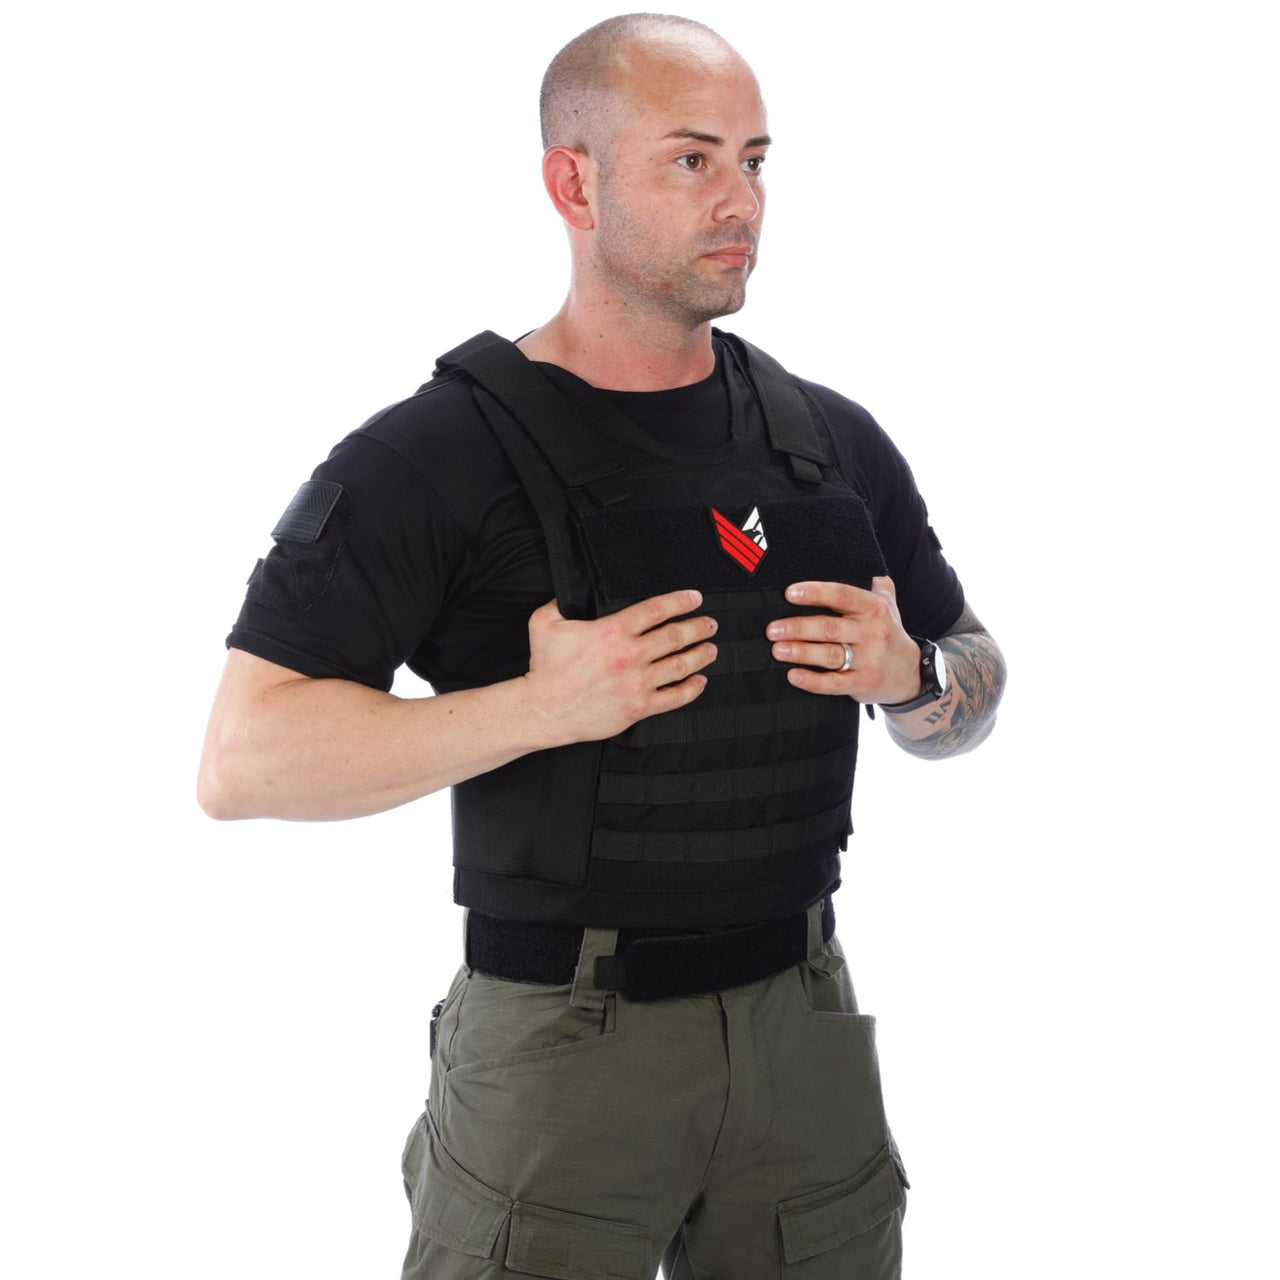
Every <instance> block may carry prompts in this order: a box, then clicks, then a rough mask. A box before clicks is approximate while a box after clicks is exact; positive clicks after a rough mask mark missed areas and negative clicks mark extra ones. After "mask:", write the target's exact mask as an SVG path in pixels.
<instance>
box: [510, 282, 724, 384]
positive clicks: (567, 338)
mask: <svg viewBox="0 0 1280 1280" xmlns="http://www.w3.org/2000/svg"><path fill="white" fill-rule="evenodd" d="M517 345H518V346H519V347H520V350H521V351H523V352H524V354H525V355H526V356H528V357H529V359H530V360H541V361H544V362H546V363H547V364H554V365H559V366H560V368H562V369H567V370H568V371H569V372H570V373H573V374H576V375H577V376H578V377H579V378H581V379H582V380H583V381H584V382H588V383H590V384H591V385H592V386H593V387H600V388H602V389H603V390H608V391H667V390H670V389H671V388H672V387H686V386H689V385H691V384H692V383H695V382H701V381H702V379H703V378H708V377H710V376H711V373H712V371H713V370H714V369H715V364H716V358H715V352H714V350H713V349H712V346H711V323H710V321H704V322H703V323H701V324H699V325H697V326H695V327H693V328H689V329H685V328H680V329H677V328H675V327H674V326H670V325H666V326H658V325H654V324H653V323H651V322H644V323H637V322H636V321H635V320H634V319H633V318H632V317H628V316H626V315H613V316H608V317H603V318H601V317H594V316H593V317H588V316H585V315H583V314H582V313H581V311H580V310H578V309H576V308H574V306H573V304H572V299H571V300H570V301H568V302H566V303H565V305H564V306H563V307H562V308H561V309H560V311H559V312H557V314H556V315H555V316H553V317H552V318H551V319H550V320H549V321H548V322H547V323H546V324H544V325H543V326H542V328H540V329H535V330H534V331H533V332H532V333H531V334H529V335H528V336H527V337H524V338H521V339H520V342H519V343H518V344H517Z"/></svg>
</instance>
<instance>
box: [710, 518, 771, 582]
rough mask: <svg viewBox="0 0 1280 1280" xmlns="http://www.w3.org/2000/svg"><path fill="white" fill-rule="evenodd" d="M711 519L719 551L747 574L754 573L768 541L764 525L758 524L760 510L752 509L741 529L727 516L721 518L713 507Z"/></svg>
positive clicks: (767, 545)
mask: <svg viewBox="0 0 1280 1280" xmlns="http://www.w3.org/2000/svg"><path fill="white" fill-rule="evenodd" d="M711 518H712V519H713V520H714V521H715V524H716V536H717V537H718V538H719V539H720V549H721V550H722V551H723V552H724V553H725V554H726V555H730V556H732V557H733V558H734V559H735V560H736V561H737V562H738V563H739V564H740V565H741V566H742V567H743V568H744V569H745V570H746V571H747V572H748V573H755V571H756V566H757V565H758V564H759V563H760V561H761V560H762V559H763V558H764V553H765V552H766V551H768V549H769V542H768V539H767V538H766V537H765V536H764V525H763V524H762V523H761V522H760V508H759V507H752V508H751V514H750V515H749V516H747V518H746V519H745V520H744V521H743V522H742V525H741V527H739V526H738V525H736V524H734V523H733V521H732V520H730V519H729V518H728V517H727V516H722V515H721V514H720V512H718V511H717V510H716V509H715V507H712V508H711Z"/></svg>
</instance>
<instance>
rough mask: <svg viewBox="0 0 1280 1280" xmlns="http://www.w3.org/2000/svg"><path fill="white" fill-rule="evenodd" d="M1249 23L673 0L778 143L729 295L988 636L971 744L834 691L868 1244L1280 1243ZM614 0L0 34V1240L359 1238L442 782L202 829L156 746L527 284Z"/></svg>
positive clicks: (422, 1077)
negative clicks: (464, 343)
mask: <svg viewBox="0 0 1280 1280" xmlns="http://www.w3.org/2000/svg"><path fill="white" fill-rule="evenodd" d="M1263 10H1264V6H1263V5H1261V4H1257V5H1250V4H1246V3H1224V4H1219V5H1217V6H1215V7H1214V8H1213V9H1212V10H1210V8H1209V6H1207V5H1191V4H1182V3H1172V2H1168V0H1166V2H1165V3H1161V4H1156V3H1140V2H1139V0H1112V3H1106V4H1104V3H1097V2H1095V0H1083V2H1080V3H1075V4H1072V5H1053V6H1049V5H1038V4H1027V3H1014V2H1013V0H1004V2H1001V0H975V2H974V3H971V4H965V5H959V4H944V3H940V2H937V0H926V2H922V3H917V4H898V5H884V4H875V5H872V4H866V3H863V2H862V0H853V2H852V3H850V4H848V5H846V6H843V7H841V8H840V9H839V10H838V11H836V10H835V9H834V8H832V9H829V8H828V7H827V6H825V5H816V4H808V3H803V2H798V3H794V4H789V5H786V6H776V5H771V6H764V5H759V4H755V3H751V2H750V0H747V2H745V3H743V2H741V0H740V2H739V3H733V4H730V3H724V2H723V0H705V2H704V3H700V4H699V5H698V6H696V7H695V8H693V9H690V10H687V11H686V12H688V13H689V15H690V16H693V17H698V18H701V19H702V20H704V21H707V22H709V23H711V24H712V25H713V26H716V27H717V28H718V29H720V30H721V31H722V32H723V33H724V34H725V35H726V36H727V37H728V38H729V39H730V40H731V41H733V42H734V43H735V44H736V45H737V46H738V47H739V48H740V49H741V51H742V52H743V53H744V54H745V55H746V56H747V57H748V59H749V60H751V61H752V63H753V64H754V65H755V67H756V69H757V72H758V74H759V75H760V78H761V81H762V84H763V86H764V89H765V94H766V99H767V100H768V102H769V103H770V107H771V117H770V126H771V131H772V133H773V135H774V137H775V138H776V139H777V143H776V147H775V150H774V154H773V155H772V156H771V158H770V160H769V168H768V179H769V186H770V209H769V215H768V223H767V229H766V233H765V238H764V242H763V253H762V258H761V265H760V268H759V271H758V274H757V276H756V278H755V279H754V280H753V282H752V286H751V290H750V292H751V300H750V302H749V304H748V306H747V308H746V310H745V311H744V312H743V313H742V314H741V315H740V316H738V317H735V319H734V320H733V321H732V322H731V324H732V326H733V327H735V328H737V329H739V330H740V331H741V332H743V333H744V334H746V335H747V336H749V337H750V338H752V339H753V340H754V341H756V342H758V343H760V344H761V345H762V346H764V347H765V348H766V349H768V350H771V351H772V352H773V353H774V354H775V355H777V356H778V357H779V358H780V359H781V360H782V361H783V362H784V363H786V364H788V365H789V366H790V367H791V368H793V369H794V370H796V371H797V372H799V373H801V374H803V375H805V376H808V377H811V378H814V379H816V380H819V381H822V382H826V383H829V384H831V385H834V386H836V387H838V388H839V389H841V390H843V391H845V392H846V393H847V394H849V395H852V396H853V397H854V398H856V399H858V400H860V401H861V402H862V403H864V404H866V405H867V406H868V408H870V409H871V411H872V412H873V413H875V414H876V416H877V417H878V418H879V419H880V421H881V422H882V423H883V424H884V425H885V426H886V428H887V429H888V430H889V431H890V433H891V434H892V435H893V436H894V437H895V439H896V440H897V441H898V443H899V444H900V445H901V447H902V448H903V450H904V451H905V452H906V454H907V456H908V457H909V458H910V459H911V460H912V463H913V465H914V467H915V470H916V473H917V477H918V479H919V481H920V484H921V487H922V489H923V491H924V492H925V494H926V495H927V497H928V498H929V502H930V507H931V511H932V514H933V518H934V523H935V525H936V527H937V528H938V530H939V532H940V534H941V535H942V537H943V539H944V541H945V543H946V546H947V551H948V554H949V556H950V557H951V559H952V561H953V563H955V565H956V566H957V568H958V569H959V571H960V574H961V576H962V578H963V580H964V582H965V584H966V587H967V589H968V592H969V596H970V599H971V602H972V603H973V605H974V607H975V608H976V610H977V612H978V613H979V615H980V616H981V617H982V618H983V620H984V621H985V622H986V623H987V624H988V625H989V626H990V627H991V629H992V630H993V631H994V632H995V634H996V635H997V636H998V637H999V639H1000V640H1001V641H1002V643H1003V644H1004V647H1005V649H1006V652H1007V655H1008V658H1009V663H1010V668H1011V673H1012V674H1011V685H1010V690H1009V694H1008V697H1007V699H1006V703H1005V708H1004V710H1003V712H1002V715H1001V724H1000V726H999V728H998V730H997V732H996V735H995V737H994V738H993V739H992V740H991V741H990V743H989V744H988V745H987V746H986V747H985V748H984V749H983V750H982V751H981V752H979V753H977V754H976V755H974V756H972V757H966V758H964V759H961V760H956V761H952V762H948V763H946V764H944V765H939V766H933V765H926V764H922V763H919V762H917V761H914V760H911V759H909V758H907V757H906V756H903V755H901V754H900V753H898V752H896V751H894V750H893V749H892V747H891V746H889V744H888V743H887V741H885V740H884V738H883V736H882V733H881V732H879V731H873V732H871V733H868V734H867V735H866V741H867V746H866V747H865V749H864V756H863V763H862V765H861V766H860V768H861V777H860V783H859V797H858V801H857V804H856V810H855V820H856V822H857V826H858V835H857V838H856V842H855V845H854V847H853V849H852V850H851V853H850V856H849V858H848V860H847V864H846V875H845V883H844V887H843V889H842V890H841V893H840V895H839V898H838V900H837V901H838V906H839V908H840V919H841V934H842V937H843V939H844V942H845V946H846V949H847V950H848V951H849V952H850V954H851V958H852V963H853V972H854V976H855V981H856V982H857V983H858V986H859V991H860V996H861V999H862V1003H863V1006H864V1008H865V1009H866V1010H867V1011H869V1012H873V1013H876V1014H877V1015H879V1017H880V1025H879V1034H880V1045H881V1059H882V1067H883V1071H884V1076H885V1082H886V1094H887V1099H888V1103H889V1108H890V1114H891V1118H892V1120H893V1123H894V1127H895V1131H896V1132H897V1135H898V1138H899V1141H900V1143H901V1146H902V1148H903V1151H904V1154H905V1156H906V1160H907V1165H908V1168H909V1171H910V1173H911V1176H912V1181H913V1184H914V1189H913V1192H912V1199H911V1211H910V1213H909V1215H908V1220H907V1233H908V1274H910V1275H912V1276H917V1277H941V1276H946V1275H952V1274H980V1275H982V1276H984V1277H991V1278H992V1280H998V1278H1000V1280H1002V1278H1005V1277H1007V1278H1009V1280H1026V1277H1028V1276H1036V1277H1039V1278H1043V1280H1056V1278H1057V1277H1063V1278H1065V1277H1072V1278H1073V1280H1074V1278H1075V1277H1079V1276H1082V1275H1090V1276H1108V1277H1109V1276H1116V1277H1119V1276H1129V1275H1135V1274H1136V1275H1160V1276H1162V1277H1201V1276H1206V1275H1214V1276H1240V1277H1243V1276H1263V1275H1275V1274H1277V1266H1278V1265H1280V1263H1278V1260H1277V1251H1276V1248H1275V1246H1274V1243H1273V1241H1274V1232H1273V1230H1272V1227H1271V1222H1270V1220H1271V1218H1272V1217H1273V1216H1274V1204H1275V1196H1276V1191H1277V1186H1276V1178H1275V1156H1274V1153H1275V1150H1276V1143H1277V1138H1278V1137H1280V1133H1278V1132H1277V1128H1278V1126H1277V1123H1276V1122H1277V1116H1276V1107H1275V1103H1274V1100H1273V1093H1274V1080H1275V1078H1276V1076H1277V1067H1278V1064H1277V1061H1276V1055H1275V1053H1274V1051H1273V1049H1272V1047H1271V1027H1270V1024H1271V1022H1272V1021H1273V1019H1274V1015H1275V1007H1276V998H1275V992H1274V980H1275V977H1276V955H1275V948H1274V943H1273V938H1272V934H1273V932H1274V925H1273V920H1274V916H1275V899H1274V891H1273V889H1272V887H1271V879H1272V877H1271V865H1272V862H1273V860H1274V854H1275V850H1276V839H1275V835H1274V828H1273V823H1272V819H1271V813H1270V808H1271V806H1270V803H1269V787H1270V785H1272V784H1273V780H1274V775H1275V768H1274V756H1273V755H1272V745H1271V744H1272V733H1271V731H1270V726H1271V721H1272V719H1273V717H1274V712H1273V710H1272V708H1271V706H1270V705H1269V704H1270V703H1271V701H1272V700H1273V699H1274V697H1275V693H1274V690H1273V688H1272V683H1273V682H1272V680H1271V676H1270V673H1271V670H1272V664H1271V659H1272V644H1273V640H1272V632H1273V629H1274V622H1275V610H1274V606H1273V604H1272V600H1271V596H1272V592H1273V591H1274V587H1275V579H1276V573H1275V568H1274V561H1273V558H1272V556H1271V555H1270V554H1269V553H1268V551H1264V545H1265V544H1264V538H1265V537H1266V535H1267V533H1268V532H1269V528H1268V525H1269V521H1268V519H1267V518H1268V517H1269V515H1270V513H1271V511H1272V510H1273V507H1274V499H1273V497H1272V486H1271V483H1270V472H1271V469H1272V467H1273V465H1274V446H1273V444H1272V440H1271V436H1272V434H1273V433H1274V430H1275V428H1276V426H1277V401H1276V395H1275V390H1274V375H1275V362H1276V361H1275V355H1276V349H1277V348H1276V339H1277V332H1276V330H1277V324H1276V301H1275V299H1276V296H1277V284H1278V280H1277V270H1276V267H1277V262H1276V257H1277V254H1276V235H1275V228H1276V226H1277V225H1280V209H1278V208H1277V201H1276V196H1275V190H1274V183H1275V138H1274V132H1275V131H1274V126H1275V123H1276V112H1277V102H1276V96H1275V92H1274V89H1273V88H1272V87H1271V85H1272V84H1273V83H1274V79H1275V77H1274V63H1275V49H1274V43H1273V42H1272V41H1271V39H1270V33H1269V32H1268V31H1267V30H1266V28H1265V25H1264V22H1263V18H1262V14H1263ZM614 11H615V10H613V9H611V8H609V7H606V6H602V5H596V4H587V3H576V2H568V3H561V4H559V5H558V6H556V8H555V11H554V15H553V16H549V15H548V14H547V13H544V12H542V11H541V10H540V9H539V8H535V7H533V6H521V7H511V8H507V7H495V6H489V7H487V8H476V7H468V6H449V7H447V9H446V7H444V6H440V7H439V8H437V7H435V6H432V5H430V4H423V3H419V4H407V3H393V2H390V0H369V2H367V3H365V4H362V5H360V6H355V5H342V4H334V3H311V4H302V3H299V2H297V0H256V2H255V3H253V4H249V3H245V2H244V0H228V2H225V3H223V4H220V5H216V6H215V5H203V4H187V5H174V4H159V3H143V2H142V0H120V3H117V4H114V5H95V6H89V5H87V4H75V3H64V4H50V5H47V6H43V7H41V8H40V9H38V10H37V9H35V8H34V7H29V8H28V11H27V15H26V16H24V17H8V18H6V19H5V20H4V31H3V32H2V33H0V47H2V48H3V52H2V53H0V73H2V74H0V95H2V97H0V105H3V107H4V110H5V120H6V128H5V137H4V143H3V147H4V157H5V160H4V172H5V175H6V186H7V187H8V193H7V195H6V197H5V201H4V211H3V214H2V215H0V216H3V218H4V220H5V222H6V233H5V236H4V238H3V253H4V261H3V281H2V288H0V292H2V293H3V302H2V304H0V305H3V308H4V328H5V333H4V352H5V365H6V372H5V375H4V379H3V383H4V385H3V397H4V407H5V421H6V426H7V430H8V439H9V441H10V445H9V449H10V456H13V454H14V451H15V449H16V454H17V465H16V466H15V468H14V470H13V471H11V472H10V473H9V480H8V483H7V484H6V486H5V489H6V492H5V502H4V504H3V518H4V522H5V531H6V544H7V546H8V548H9V549H10V550H9V555H8V557H7V563H6V568H5V584H6V587H7V592H6V595H7V602H6V616H7V618H8V625H7V626H6V628H5V637H4V644H5V653H6V666H7V668H8V670H9V672H10V687H9V690H8V696H7V698H6V705H7V713H6V715H5V726H6V733H5V735H4V736H5V739H6V741H7V744H8V753H7V756H8V763H7V767H6V770H5V776H6V780H7V784H8V785H7V787H6V792H7V795H8V804H7V808H8V819H9V820H8V822H7V824H6V836H5V840H4V843H5V853H4V872H3V889H2V897H0V960H3V964H4V988H3V1000H4V1005H3V1008H4V1026H5V1031H6V1041H7V1048H6V1049H5V1051H4V1055H3V1059H2V1061H3V1071H4V1074H5V1077H6V1080H5V1088H4V1094H3V1097H4V1104H3V1106H4V1111H3V1114H2V1121H0V1122H2V1124H3V1130H2V1132H3V1142H2V1143H0V1153H2V1155H0V1159H2V1160H3V1178H4V1182H5V1186H4V1188H3V1193H4V1200H5V1206H6V1209H5V1217H6V1218H7V1219H9V1222H10V1225H9V1226H8V1227H6V1229H5V1232H4V1234H3V1236H2V1237H0V1269H3V1271H4V1273H5V1274H6V1275H13V1276H22V1277H24V1280H35V1278H37V1277H62V1276H66V1275H70V1274H95V1275H96V1274H104V1275H106V1274H110V1275H114V1274H128V1275H130V1276H131V1277H135V1278H137V1280H152V1278H156V1280H158V1278H159V1277H166V1278H167V1277H172V1276H178V1275H181V1276H183V1277H189V1278H190V1280H198V1278H201V1277H218V1278H219V1280H221V1278H222V1277H226V1276H229V1275H252V1276H277V1275H293V1276H306V1277H311V1278H315V1280H327V1278H329V1277H334V1278H335V1280H336V1278H338V1277H342V1278H344V1280H345V1278H347V1277H352V1276H370V1277H373V1276H390V1275H395V1274H398V1270H397V1268H398V1265H399V1259H400V1256H401V1252H402V1248H403V1244H404V1241H405V1238H406V1234H407V1228H408V1217H407V1212H406V1209H405V1205H404V1202H403V1198H402V1195H401V1191H400V1180H399V1179H400V1175H399V1166H398V1158H399V1152H400V1146H401V1143H402V1140H403V1137H404V1134H405V1133H406V1131H407V1130H408V1128H409V1126H410V1124H411V1123H412V1121H413V1119H414V1117H415V1116H416V1114H417V1112H418V1110H419V1108H420V1103H421V1098H422V1095H423V1093H424V1091H425V1088H426V1075H427V1064H426V1022H427V1014H428V1011H429V1009H430V1007H431V1005H432V1004H433V1003H434V1002H435V1000H437V999H438V998H439V997H440V996H441V995H442V994H443V992H444V990H445V987H446V985H447V982H448V980H449V977H450V975H451V972H452V970H453V968H454V966H455V965H456V963H457V960H458V955H459V950H458V945H457V930H458V924H459V914H458V912H457V910H456V908H454V907H453V906H452V905H451V904H450V902H449V897H450V894H449V888H450V874H449V857H448V806H447V800H446V799H445V798H444V797H432V798H430V799H428V800H426V801H422V802H420V803H417V804H414V805H411V806H409V807H407V808H406V809H404V810H401V811H399V812H395V813H391V814H387V815H383V816H381V817H378V818H373V819H367V820H363V821H360V822H353V823H343V824H334V825H316V826H304V825H286V824H281V823H256V824H230V825H218V824H215V823H212V822H210V821H209V820H207V819H205V818H204V817H203V816H202V815H201V814H200V813H199V811H198V810H197V808H196V806H195V802H194V772H195V766H196V761H197V758H198V752H199V745H200V739H201V735H202V732H203V727H204V719H205V716H206V715H207V711H208V705H209V701H210V699H211V696H212V693H213V688H214V685H215V683H216V681H217V677H218V673H219V671H220V668H221V664H222V659H223V653H222V637H223V636H224V635H225V633H226V631H227V629H228V628H229V626H230V623H231V622H232V620H233V619H234V617H235V613H236V610H237V608H238V602H239V599H240V597H241V594H242V590H243V585H242V584H243V581H244V579H245V577H246V576H247V574H248V572H249V570H250V568H251V567H252V565H253V563H254V560H255V558H256V557H257V556H258V555H261V554H263V553H264V552H265V550H266V548H267V546H268V545H269V537H268V531H269V530H270V528H271V526H272V525H273V523H274V522H275V520H276V518H277V516H278V515H279V513H280V511H281V510H282V509H283V507H284V505H285V504H286V503H287V501H288V499H289V498H290V497H291V496H292V494H293V492H294V490H295V488H296V487H297V485H298V484H299V482H300V481H301V480H303V479H305V478H306V476H307V475H308V474H309V472H310V469H311V467H312V466H313V465H314V464H315V462H317V461H318V460H319V459H320V458H322V457H323V456H324V454H325V453H326V452H327V451H328V449H329V447H330V446H331V444H332V443H333V442H334V441H335V440H336V439H338V438H339V437H341V436H342V435H344V434H345V433H346V432H347V431H348V430H350V429H351V428H352V427H354V426H356V425H358V424H359V423H360V422H361V421H363V420H364V418H365V417H367V416H368V415H369V414H370V413H372V412H373V411H374V410H375V409H377V408H379V407H381V406H382V405H383V404H386V403H388V402H390V401H392V400H395V399H398V398H400V397H402V396H403V395H406V394H408V393H410V392H412V391H413V389H414V388H415V387H416V386H417V385H418V384H419V383H420V382H422V381H424V380H425V379H426V377H427V376H428V375H429V373H430V369H431V365H432V361H433V358H434V356H435V355H436V354H437V353H438V352H440V351H442V350H445V349H447V348H448V347H450V346H452V345H454V344H455V343H456V342H458V341H460V340H461V339H462V338H463V337H465V336H467V335H468V334H470V333H472V332H473V331H475V330H477V329H480V328H485V327H491V328H495V329H497V330H499V331H500V332H505V333H507V334H509V335H512V336H514V335H516V334H517V333H519V332H522V331H523V330H524V329H527V328H530V327H532V326H534V325H536V324H538V323H540V322H541V321H543V320H544V319H546V318H547V317H548V316H549V315H550V313H551V312H552V311H553V310H554V309H555V308H556V306H557V305H558V304H559V301H560V298H561V295H562V289H563V281H564V273H565V267H566V263H567V255H566V252H565V249H564V246H563V237H562V234H561V232H560V230H559V227H558V225H557V223H556V220H555V218H554V215H553V214H552V212H551V210H550V208H549V206H548V205H547V204H546V201H545V198H544V197H543V195H542V192H541V188H540V185H539V181H538V155H539V151H538V143H537V132H536V120H535V101H536V92H537V85H538V81H539V78H540V75H541V71H542V68H543V67H544V66H545V64H546V62H547V61H548V60H549V58H550V57H551V56H552V54H554V52H555V51H556V49H558V48H559V47H560V45H561V44H563V43H564V41H565V40H567V39H569V38H570V37H572V36H573V35H574V34H576V33H577V32H578V31H579V30H581V29H583V28H584V27H586V26H587V25H589V24H590V23H592V22H594V21H597V20H598V19H600V18H602V17H605V16H608V15H609V14H610V13H611V12H614ZM398 691H401V692H406V693H410V694H412V693H415V692H418V690H415V689H414V688H413V687H412V684H411V683H407V684H406V685H404V686H403V687H401V686H398Z"/></svg>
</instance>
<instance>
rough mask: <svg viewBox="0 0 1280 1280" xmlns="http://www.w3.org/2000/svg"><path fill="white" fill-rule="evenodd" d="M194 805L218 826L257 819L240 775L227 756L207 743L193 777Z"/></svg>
mask: <svg viewBox="0 0 1280 1280" xmlns="http://www.w3.org/2000/svg"><path fill="white" fill-rule="evenodd" d="M196 803H197V804H198V805H199V806H200V808H201V809H203V810H204V812H205V813H206V814H207V815H208V816H209V817H210V818H214V819H216V820H217V821H218V822H231V821H233V820H235V819H237V818H253V817H256V816H258V815H257V813H256V811H255V809H254V807H253V805H252V803H251V795H250V790H249V788H248V787H247V786H246V785H245V783H244V780H243V773H242V772H241V771H239V770H237V769H236V768H235V766H234V764H233V763H232V761H231V760H230V759H229V758H228V753H227V752H226V751H224V750H222V749H220V748H219V747H218V746H217V745H216V744H214V743H206V744H205V749H204V755H203V756H202V757H201V759H200V772H199V774H198V775H197V777H196Z"/></svg>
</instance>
